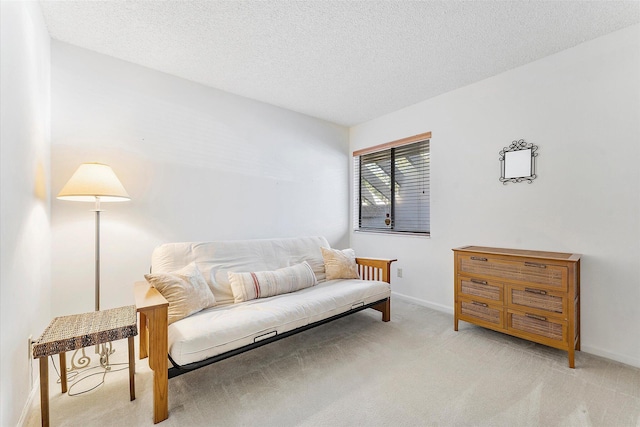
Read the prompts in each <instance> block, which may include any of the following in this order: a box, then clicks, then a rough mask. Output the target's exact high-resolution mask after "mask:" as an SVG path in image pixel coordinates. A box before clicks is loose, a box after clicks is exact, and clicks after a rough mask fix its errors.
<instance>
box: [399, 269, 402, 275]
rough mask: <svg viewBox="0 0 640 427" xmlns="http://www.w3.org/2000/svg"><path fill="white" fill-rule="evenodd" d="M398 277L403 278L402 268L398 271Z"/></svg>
mask: <svg viewBox="0 0 640 427" xmlns="http://www.w3.org/2000/svg"><path fill="white" fill-rule="evenodd" d="M398 277H402V269H401V268H399V269H398Z"/></svg>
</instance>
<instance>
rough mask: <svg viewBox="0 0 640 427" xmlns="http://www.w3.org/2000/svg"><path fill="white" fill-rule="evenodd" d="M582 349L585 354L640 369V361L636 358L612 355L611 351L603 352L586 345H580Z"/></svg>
mask: <svg viewBox="0 0 640 427" xmlns="http://www.w3.org/2000/svg"><path fill="white" fill-rule="evenodd" d="M580 349H581V351H583V352H585V353H589V354H593V355H595V356H600V357H604V358H605V359H610V360H614V361H616V362H620V363H624V364H625V365H629V366H634V367H636V368H640V359H638V358H635V357H631V356H625V355H620V354H616V353H611V352H610V351H606V350H602V349H601V348H597V347H591V346H589V345H584V344H580Z"/></svg>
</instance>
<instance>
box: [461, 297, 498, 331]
mask: <svg viewBox="0 0 640 427" xmlns="http://www.w3.org/2000/svg"><path fill="white" fill-rule="evenodd" d="M457 304H458V307H456V308H457V310H458V314H459V318H460V319H462V320H466V321H468V322H471V323H476V324H479V325H482V324H487V325H491V326H494V327H496V326H497V327H500V328H504V309H503V308H502V306H501V305H498V306H495V305H491V304H487V303H485V302H482V301H477V300H474V299H466V298H460V299H459V300H458V302H457Z"/></svg>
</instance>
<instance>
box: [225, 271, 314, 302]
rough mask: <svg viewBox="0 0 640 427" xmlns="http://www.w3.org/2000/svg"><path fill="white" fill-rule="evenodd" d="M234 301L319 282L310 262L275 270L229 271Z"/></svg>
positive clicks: (264, 296)
mask: <svg viewBox="0 0 640 427" xmlns="http://www.w3.org/2000/svg"><path fill="white" fill-rule="evenodd" d="M229 283H230V284H231V291H232V292H233V300H234V301H233V302H236V303H237V302H243V301H249V300H252V299H257V298H267V297H272V296H274V295H280V294H286V293H289V292H295V291H298V290H300V289H304V288H308V287H310V286H314V285H315V284H316V283H318V282H317V280H316V276H315V274H313V269H312V268H311V266H310V265H309V263H308V262H306V261H305V262H303V263H301V264H297V265H294V266H291V267H284V268H280V269H278V270H274V271H257V272H249V273H234V272H231V271H230V272H229Z"/></svg>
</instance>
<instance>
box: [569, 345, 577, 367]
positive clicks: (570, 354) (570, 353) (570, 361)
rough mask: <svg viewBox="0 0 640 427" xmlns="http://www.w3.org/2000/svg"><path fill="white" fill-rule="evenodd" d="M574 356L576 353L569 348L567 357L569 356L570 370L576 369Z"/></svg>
mask: <svg viewBox="0 0 640 427" xmlns="http://www.w3.org/2000/svg"><path fill="white" fill-rule="evenodd" d="M575 355H576V352H575V350H574V349H572V348H570V349H569V351H568V356H569V367H570V368H575V367H576V360H575Z"/></svg>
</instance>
